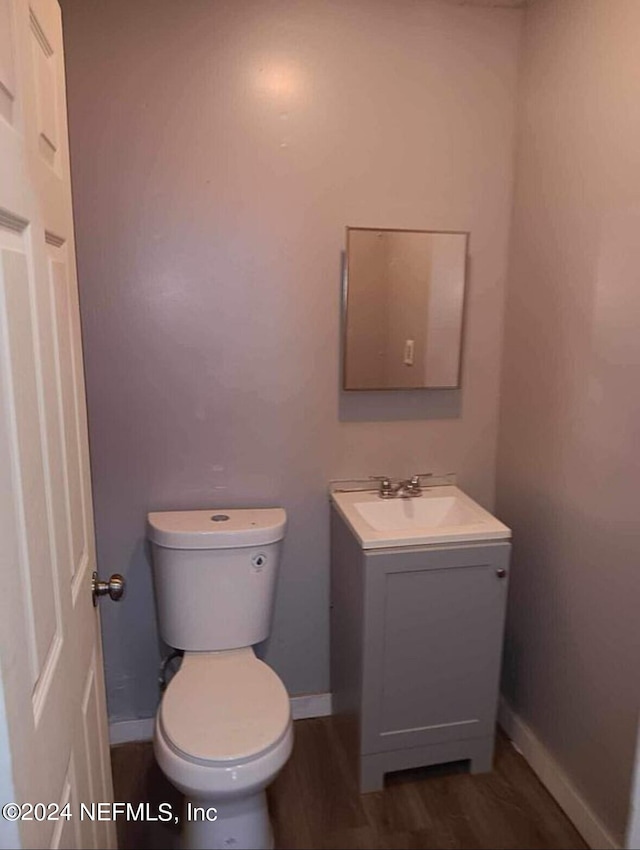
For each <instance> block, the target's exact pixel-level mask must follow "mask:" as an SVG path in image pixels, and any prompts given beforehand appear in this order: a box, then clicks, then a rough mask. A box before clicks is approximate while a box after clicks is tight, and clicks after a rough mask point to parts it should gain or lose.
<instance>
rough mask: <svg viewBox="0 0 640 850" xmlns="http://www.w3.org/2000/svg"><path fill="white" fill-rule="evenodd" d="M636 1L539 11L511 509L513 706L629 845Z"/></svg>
mask: <svg viewBox="0 0 640 850" xmlns="http://www.w3.org/2000/svg"><path fill="white" fill-rule="evenodd" d="M638 32H640V3H638V2H637V0H616V2H615V3H612V2H610V0H589V2H584V0H562V2H548V0H543V2H538V0H534V2H532V3H531V4H530V5H529V8H528V10H527V15H526V24H525V29H524V33H525V39H524V45H523V47H524V49H523V66H522V86H521V95H520V98H521V112H520V118H519V137H518V155H517V160H516V190H515V200H514V218H513V237H512V244H511V257H512V261H511V268H510V274H509V293H508V301H507V314H506V331H505V349H504V382H503V392H502V416H501V428H500V437H499V463H498V470H499V474H498V502H497V504H498V510H499V513H500V515H501V517H502V519H504V520H505V521H506V522H507V523H509V525H511V526H512V528H513V530H514V550H513V564H512V571H511V593H510V600H509V608H508V635H507V652H506V662H505V667H506V669H505V674H506V675H505V683H504V684H505V690H506V694H507V697H508V699H509V701H510V702H511V704H512V707H513V708H514V709H515V710H516V712H517V713H518V714H519V715H520V717H521V718H522V719H523V720H524V721H525V722H526V723H527V724H528V725H529V726H530V727H531V729H532V730H533V732H534V734H535V735H536V736H537V737H538V738H539V740H540V741H541V742H542V743H543V745H544V746H545V747H546V748H547V750H548V751H549V752H550V753H551V755H552V757H553V758H555V759H556V761H557V762H558V763H559V764H560V766H561V767H562V769H563V770H564V771H565V773H566V774H567V775H568V777H569V779H570V780H571V782H572V783H573V785H574V787H575V788H576V789H577V791H578V793H579V794H580V795H581V796H582V798H583V799H584V800H585V801H586V803H587V805H588V806H589V807H590V808H591V810H592V811H593V812H594V813H595V816H596V817H597V818H599V819H600V821H601V823H602V825H603V826H604V829H605V830H608V831H609V832H610V834H611V835H612V841H613V844H614V845H615V844H616V843H618V842H619V843H622V838H623V834H624V830H625V822H626V817H627V812H628V808H629V793H630V784H631V772H632V765H633V758H634V750H635V746H634V742H635V736H636V729H637V719H638V708H639V707H640V677H638V675H637V670H638V648H639V647H640V619H638V611H637V609H638V598H639V591H640V581H639V577H640V572H639V571H638V565H639V564H640V536H639V534H638V505H639V504H640V453H639V451H638V438H639V436H640V430H639V423H640V395H639V393H638V388H639V387H640V272H639V269H640V242H639V241H638V233H639V232H640V200H639V199H640V112H639V111H638V102H637V99H638V92H637V81H638V67H639V66H638V44H637V41H638V39H637V35H638Z"/></svg>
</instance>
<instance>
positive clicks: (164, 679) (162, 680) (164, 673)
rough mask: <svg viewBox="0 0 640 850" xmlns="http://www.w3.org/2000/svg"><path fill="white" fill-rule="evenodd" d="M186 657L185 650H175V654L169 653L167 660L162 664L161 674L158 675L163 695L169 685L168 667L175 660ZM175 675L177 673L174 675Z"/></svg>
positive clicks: (164, 659) (163, 660)
mask: <svg viewBox="0 0 640 850" xmlns="http://www.w3.org/2000/svg"><path fill="white" fill-rule="evenodd" d="M183 655H184V650H183V649H174V650H173V652H171V653H169V655H167V656H166V657H165V658H163V659H162V661H161V662H160V673H159V675H158V685H159V687H160V693H163V692H164V690H165V689H166V687H167V685H168V684H169V683H168V682H167V667H168V666H169V664H170V663H171V662H172V661H173V660H174V658H182V657H183ZM173 675H175V673H174V674H173Z"/></svg>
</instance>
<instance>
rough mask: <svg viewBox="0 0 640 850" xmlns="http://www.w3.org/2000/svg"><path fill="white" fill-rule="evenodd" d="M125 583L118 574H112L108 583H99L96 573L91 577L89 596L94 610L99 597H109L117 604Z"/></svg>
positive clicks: (122, 594)
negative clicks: (91, 598)
mask: <svg viewBox="0 0 640 850" xmlns="http://www.w3.org/2000/svg"><path fill="white" fill-rule="evenodd" d="M124 588H125V581H124V578H123V577H122V576H121V575H120V573H114V574H113V575H112V576H111V578H110V579H109V581H100V580H99V578H98V573H96V572H94V573H93V575H92V576H91V595H92V597H93V605H94V608H95V606H96V605H97V604H98V597H99V596H107V595H109V596H110V597H111V599H112V600H113V601H114V602H118V601H119V600H120V599H122V597H123V596H124Z"/></svg>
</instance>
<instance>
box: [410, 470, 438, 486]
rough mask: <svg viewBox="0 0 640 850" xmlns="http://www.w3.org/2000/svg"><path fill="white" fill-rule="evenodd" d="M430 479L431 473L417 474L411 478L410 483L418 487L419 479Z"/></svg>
mask: <svg viewBox="0 0 640 850" xmlns="http://www.w3.org/2000/svg"><path fill="white" fill-rule="evenodd" d="M432 477H433V472H418V473H416V474H415V475H412V476H411V479H410V481H411V484H415V485H417V486H420V479H421V478H432Z"/></svg>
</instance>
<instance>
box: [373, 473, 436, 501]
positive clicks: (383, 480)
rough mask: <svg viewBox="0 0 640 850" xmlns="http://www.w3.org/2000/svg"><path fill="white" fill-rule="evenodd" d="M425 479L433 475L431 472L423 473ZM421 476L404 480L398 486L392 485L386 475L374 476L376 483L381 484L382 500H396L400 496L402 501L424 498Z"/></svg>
mask: <svg viewBox="0 0 640 850" xmlns="http://www.w3.org/2000/svg"><path fill="white" fill-rule="evenodd" d="M421 474H422V475H423V476H424V477H427V476H429V475H431V473H430V472H425V473H421ZM420 477H421V476H420V475H413V476H412V477H411V478H403V479H402V480H401V481H398V483H397V484H392V483H391V479H390V478H387V477H386V476H384V475H372V476H371V478H372V479H373V480H374V481H379V482H380V488H379V489H378V496H380V498H381V499H395V497H396V496H400V498H401V499H413V498H415V497H416V496H422V487H421V486H420Z"/></svg>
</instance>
